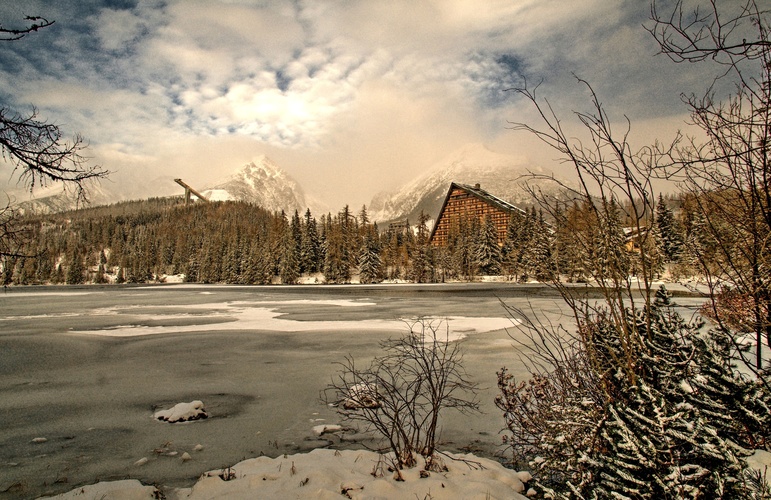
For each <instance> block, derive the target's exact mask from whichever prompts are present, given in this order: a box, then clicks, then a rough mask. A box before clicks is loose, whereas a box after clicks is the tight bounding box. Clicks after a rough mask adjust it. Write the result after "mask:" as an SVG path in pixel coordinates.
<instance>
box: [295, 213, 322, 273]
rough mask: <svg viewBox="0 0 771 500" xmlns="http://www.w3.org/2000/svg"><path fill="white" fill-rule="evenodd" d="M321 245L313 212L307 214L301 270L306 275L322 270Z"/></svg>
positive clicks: (301, 244) (303, 233) (303, 232)
mask: <svg viewBox="0 0 771 500" xmlns="http://www.w3.org/2000/svg"><path fill="white" fill-rule="evenodd" d="M320 245H321V243H320V242H319V234H318V226H317V224H316V219H314V218H313V217H312V216H311V210H310V209H308V210H307V211H306V212H305V219H304V223H303V227H302V237H301V242H300V270H301V272H304V273H316V272H318V271H319V269H321V265H320V264H321V259H320Z"/></svg>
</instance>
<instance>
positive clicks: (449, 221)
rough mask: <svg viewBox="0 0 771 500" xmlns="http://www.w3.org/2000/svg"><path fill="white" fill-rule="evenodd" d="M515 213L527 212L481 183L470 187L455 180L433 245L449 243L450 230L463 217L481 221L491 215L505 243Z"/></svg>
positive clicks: (437, 219) (499, 235) (443, 205)
mask: <svg viewBox="0 0 771 500" xmlns="http://www.w3.org/2000/svg"><path fill="white" fill-rule="evenodd" d="M512 213H521V214H525V212H524V211H523V210H522V209H520V208H519V207H516V206H514V205H512V204H511V203H509V202H507V201H503V200H502V199H500V198H498V197H496V196H493V195H492V194H490V193H488V192H487V191H485V190H484V189H482V188H481V186H480V185H479V184H476V185H474V186H468V185H466V184H456V183H454V182H453V183H452V184H450V189H449V191H448V192H447V197H446V198H445V199H444V203H443V204H442V209H441V210H440V211H439V215H438V216H437V218H436V223H435V224H434V229H433V231H432V232H431V244H432V245H433V246H446V245H447V243H448V239H449V236H450V232H451V231H452V229H453V227H455V228H457V226H458V225H459V223H460V221H461V219H464V220H466V221H469V220H474V219H476V220H478V221H480V222H481V221H483V220H484V219H485V218H488V217H492V219H493V222H494V224H495V227H496V229H497V230H498V244H500V245H502V244H503V242H504V240H505V239H506V231H507V229H508V226H509V220H510V219H511V214H512Z"/></svg>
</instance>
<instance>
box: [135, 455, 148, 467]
mask: <svg viewBox="0 0 771 500" xmlns="http://www.w3.org/2000/svg"><path fill="white" fill-rule="evenodd" d="M146 463H147V457H142V458H140V459H139V460H137V461H136V462H134V465H136V466H137V467H141V466H143V465H144V464H146Z"/></svg>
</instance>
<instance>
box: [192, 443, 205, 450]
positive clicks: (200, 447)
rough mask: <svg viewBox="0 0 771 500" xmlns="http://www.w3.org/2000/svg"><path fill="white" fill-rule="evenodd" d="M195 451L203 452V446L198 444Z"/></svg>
mask: <svg viewBox="0 0 771 500" xmlns="http://www.w3.org/2000/svg"><path fill="white" fill-rule="evenodd" d="M193 451H203V445H200V444H197V445H195V447H194V448H193Z"/></svg>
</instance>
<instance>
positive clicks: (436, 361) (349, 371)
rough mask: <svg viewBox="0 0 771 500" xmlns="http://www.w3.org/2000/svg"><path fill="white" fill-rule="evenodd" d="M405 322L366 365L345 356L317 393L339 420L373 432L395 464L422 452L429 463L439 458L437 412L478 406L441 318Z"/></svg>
mask: <svg viewBox="0 0 771 500" xmlns="http://www.w3.org/2000/svg"><path fill="white" fill-rule="evenodd" d="M443 325H444V328H445V330H444V332H442V331H441V330H442V326H443ZM408 326H409V332H408V333H407V335H405V336H404V337H400V338H396V339H389V340H386V341H383V342H381V349H382V351H383V354H382V355H380V356H377V357H375V358H374V359H373V360H372V361H371V362H370V363H369V365H367V366H365V367H360V366H358V365H356V363H355V361H354V359H353V358H352V357H346V359H345V361H343V362H341V363H340V371H339V373H338V375H337V376H336V378H335V379H334V380H333V381H332V383H331V384H330V385H329V386H328V387H327V389H326V390H325V391H324V393H323V396H322V398H323V399H324V401H325V402H327V403H329V404H333V405H334V406H336V407H337V411H338V412H339V413H340V415H342V417H343V418H344V419H345V420H347V421H354V422H361V423H363V424H364V425H365V427H366V430H369V431H375V432H376V433H377V434H379V435H380V437H382V438H383V440H384V442H385V444H386V447H387V449H390V450H391V451H392V452H393V454H394V462H395V463H394V465H395V467H396V468H398V469H402V468H404V467H413V466H415V465H416V464H417V455H422V456H423V457H424V458H425V460H426V469H430V468H431V467H433V466H434V465H433V464H436V463H439V462H438V460H437V457H436V456H435V449H436V444H437V438H438V437H439V436H438V432H439V416H440V413H441V412H442V411H443V410H444V409H445V408H454V409H456V410H459V411H461V412H466V411H478V409H479V404H478V402H477V401H476V388H477V386H476V384H474V383H472V382H470V381H469V380H468V379H467V378H466V373H465V371H464V370H463V366H462V361H463V355H462V352H461V349H460V344H459V343H458V342H457V341H455V342H453V341H450V339H449V327H447V326H446V324H445V323H444V322H442V321H429V320H425V319H419V320H417V321H415V322H413V323H411V324H409V325H408Z"/></svg>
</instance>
